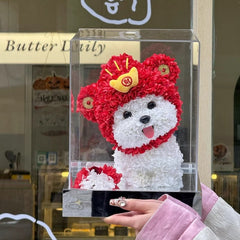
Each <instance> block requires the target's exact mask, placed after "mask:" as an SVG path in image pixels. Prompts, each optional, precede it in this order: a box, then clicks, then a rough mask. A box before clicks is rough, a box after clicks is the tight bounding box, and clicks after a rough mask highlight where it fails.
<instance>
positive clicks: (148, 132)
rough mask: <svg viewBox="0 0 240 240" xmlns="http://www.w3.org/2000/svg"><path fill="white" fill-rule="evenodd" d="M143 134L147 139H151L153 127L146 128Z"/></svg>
mask: <svg viewBox="0 0 240 240" xmlns="http://www.w3.org/2000/svg"><path fill="white" fill-rule="evenodd" d="M142 131H143V134H144V135H145V136H146V137H147V138H152V137H153V135H154V129H153V126H150V127H146V128H144V129H143V130H142Z"/></svg>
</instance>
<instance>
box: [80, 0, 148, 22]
mask: <svg viewBox="0 0 240 240" xmlns="http://www.w3.org/2000/svg"><path fill="white" fill-rule="evenodd" d="M98 2H101V3H102V8H99V5H98V6H97V7H96V1H95V0H81V5H82V7H83V8H84V9H86V10H87V11H88V12H89V13H90V14H91V15H92V16H94V17H96V18H98V19H99V20H101V21H102V22H105V23H109V24H116V25H120V24H124V23H127V22H128V23H130V24H132V25H143V24H145V23H147V22H148V21H149V19H150V18H151V0H144V1H143V0H141V1H138V0H132V1H129V0H100V1H98ZM139 9H140V10H141V11H139ZM143 9H145V11H142V10H143ZM141 12H144V14H143V15H142V16H139V15H140V13H141Z"/></svg>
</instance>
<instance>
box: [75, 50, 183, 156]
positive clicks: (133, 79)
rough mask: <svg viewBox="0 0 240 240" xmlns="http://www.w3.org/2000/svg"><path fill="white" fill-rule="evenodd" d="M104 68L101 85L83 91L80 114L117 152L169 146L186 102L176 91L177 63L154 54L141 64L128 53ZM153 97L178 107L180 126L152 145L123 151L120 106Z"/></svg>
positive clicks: (131, 152)
mask: <svg viewBox="0 0 240 240" xmlns="http://www.w3.org/2000/svg"><path fill="white" fill-rule="evenodd" d="M101 67H102V70H101V73H100V77H99V79H98V81H97V82H96V83H93V84H91V85H88V86H86V87H83V88H81V89H80V93H79V95H78V99H77V111H78V112H81V114H83V116H84V117H85V118H87V119H88V120H91V121H93V122H97V123H98V126H99V129H100V131H101V133H102V135H103V136H104V137H105V138H106V140H107V141H109V142H110V143H112V144H113V145H114V149H116V148H117V149H118V150H119V151H122V152H124V153H126V154H133V155H134V154H138V153H143V152H145V151H146V150H149V149H152V148H153V147H158V146H159V145H160V144H161V143H163V142H166V141H167V140H168V139H169V137H170V136H171V135H172V134H173V132H174V131H175V130H176V129H177V126H178V125H179V122H180V119H181V113H182V109H181V106H182V101H181V100H180V95H179V93H178V89H177V87H176V80H177V78H178V77H179V73H180V70H179V67H178V65H177V63H176V62H175V60H174V59H173V58H170V57H169V56H166V55H165V54H154V55H152V56H151V57H149V58H147V59H146V60H145V61H144V62H143V63H140V62H138V61H136V60H134V59H133V58H132V56H130V55H127V54H125V53H124V54H122V55H120V56H113V57H112V58H111V59H110V60H109V61H108V63H107V64H104V65H102V66H101ZM149 94H154V95H156V96H162V97H163V98H164V99H166V100H168V101H169V102H171V103H172V104H174V105H175V107H176V110H177V120H178V122H177V124H176V126H175V127H174V128H173V129H171V130H170V131H169V132H168V133H167V134H165V135H164V136H159V137H158V138H157V139H156V140H151V141H150V142H149V144H146V145H143V146H141V147H136V148H124V149H123V148H122V147H121V146H119V145H118V143H117V141H116V140H115V139H114V135H113V129H112V126H113V123H114V113H115V111H116V110H117V109H118V107H119V106H123V105H124V104H126V103H128V102H129V101H131V100H133V99H136V98H137V97H141V98H142V97H145V96H146V95H149Z"/></svg>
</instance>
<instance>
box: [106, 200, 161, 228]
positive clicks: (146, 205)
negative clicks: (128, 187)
mask: <svg viewBox="0 0 240 240" xmlns="http://www.w3.org/2000/svg"><path fill="white" fill-rule="evenodd" d="M161 204H162V202H161V201H159V200H141V199H125V198H119V199H112V200H110V205H112V206H117V207H121V208H122V209H124V210H128V211H129V212H124V213H119V214H114V215H112V216H110V217H106V218H104V219H103V220H104V222H106V223H108V224H116V225H122V226H126V227H132V228H134V229H135V230H136V231H137V232H139V231H140V230H141V229H142V228H143V226H144V225H145V224H146V223H147V221H148V220H149V219H150V218H151V217H152V215H153V214H154V213H155V212H156V210H157V209H158V208H159V207H160V205H161Z"/></svg>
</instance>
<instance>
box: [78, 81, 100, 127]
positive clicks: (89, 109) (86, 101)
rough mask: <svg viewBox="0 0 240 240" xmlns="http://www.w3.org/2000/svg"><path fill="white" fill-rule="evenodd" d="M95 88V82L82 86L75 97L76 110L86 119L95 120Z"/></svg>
mask: <svg viewBox="0 0 240 240" xmlns="http://www.w3.org/2000/svg"><path fill="white" fill-rule="evenodd" d="M96 88H97V86H96V84H95V83H93V84H91V85H88V86H86V87H82V88H81V89H80V92H79V94H78V98H77V112H80V113H81V114H82V115H83V116H84V117H85V118H86V119H87V120H90V121H93V122H96V118H95V115H94V110H95V107H94V98H95V95H96Z"/></svg>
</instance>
